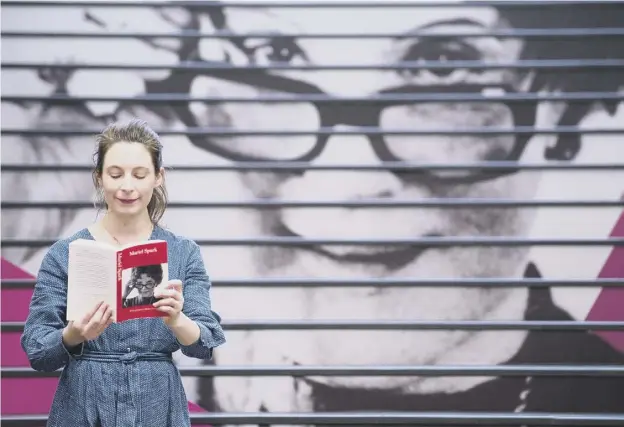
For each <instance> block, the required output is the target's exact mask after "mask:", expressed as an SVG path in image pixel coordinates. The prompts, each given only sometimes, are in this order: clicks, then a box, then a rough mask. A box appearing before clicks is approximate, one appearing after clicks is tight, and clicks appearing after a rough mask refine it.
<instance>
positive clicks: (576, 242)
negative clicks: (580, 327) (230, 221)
mask: <svg viewBox="0 0 624 427" xmlns="http://www.w3.org/2000/svg"><path fill="white" fill-rule="evenodd" d="M195 241H196V242H197V244H198V245H200V246H288V247H306V246H318V245H328V246H329V245H333V246H345V245H346V246H360V245H365V246H378V245H381V246H388V245H391V246H397V245H398V246H422V247H427V248H429V247H447V246H462V247H472V246H622V245H624V238H622V237H612V238H606V239H580V238H579V239H575V238H544V239H537V238H524V237H481V236H470V237H422V238H418V239H332V238H326V239H323V238H318V239H302V238H299V237H257V238H232V239H197V240H195ZM55 242H56V241H55V240H50V239H48V240H43V239H2V241H1V242H0V246H1V247H3V248H15V247H31V248H35V247H47V246H51V245H53V244H54V243H55Z"/></svg>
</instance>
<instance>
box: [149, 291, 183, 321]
mask: <svg viewBox="0 0 624 427" xmlns="http://www.w3.org/2000/svg"><path fill="white" fill-rule="evenodd" d="M154 296H155V297H156V298H162V299H161V300H159V301H156V302H155V303H154V307H156V308H157V309H158V310H160V311H162V312H164V313H166V314H167V316H166V317H163V320H164V322H165V324H166V325H167V326H170V327H171V326H175V325H176V323H177V322H178V321H179V320H180V317H181V316H182V307H183V306H184V296H183V294H182V281H181V280H170V281H169V283H167V285H166V286H164V287H158V288H156V290H155V291H154Z"/></svg>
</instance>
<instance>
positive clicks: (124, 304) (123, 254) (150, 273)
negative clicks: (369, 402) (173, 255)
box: [116, 240, 169, 322]
mask: <svg viewBox="0 0 624 427" xmlns="http://www.w3.org/2000/svg"><path fill="white" fill-rule="evenodd" d="M168 267H169V264H168V254H167V242H165V241H162V240H152V241H149V242H145V243H141V244H135V245H132V246H128V247H125V248H124V249H120V250H119V251H118V252H117V260H116V269H117V281H116V283H117V320H118V321H120V322H122V321H124V320H130V319H140V318H150V317H162V316H166V314H165V313H163V312H162V311H159V310H157V309H156V308H154V306H153V304H154V303H155V302H156V301H158V299H157V298H156V297H155V296H154V292H155V291H156V288H157V287H158V286H166V285H167V283H168V281H169V268H168Z"/></svg>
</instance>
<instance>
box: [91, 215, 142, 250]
mask: <svg viewBox="0 0 624 427" xmlns="http://www.w3.org/2000/svg"><path fill="white" fill-rule="evenodd" d="M101 226H102V227H103V228H104V230H105V231H106V232H107V233H108V234H110V236H111V237H112V238H113V239H114V240H115V241H117V243H119V244H127V243H133V242H135V241H141V240H147V239H149V236H150V235H151V234H152V230H153V227H154V225H153V224H152V221H151V219H150V217H149V215H148V214H147V212H145V214H144V215H137V216H133V217H123V218H120V217H119V216H117V215H115V214H114V213H112V212H107V213H106V215H105V216H104V217H103V218H102V221H101Z"/></svg>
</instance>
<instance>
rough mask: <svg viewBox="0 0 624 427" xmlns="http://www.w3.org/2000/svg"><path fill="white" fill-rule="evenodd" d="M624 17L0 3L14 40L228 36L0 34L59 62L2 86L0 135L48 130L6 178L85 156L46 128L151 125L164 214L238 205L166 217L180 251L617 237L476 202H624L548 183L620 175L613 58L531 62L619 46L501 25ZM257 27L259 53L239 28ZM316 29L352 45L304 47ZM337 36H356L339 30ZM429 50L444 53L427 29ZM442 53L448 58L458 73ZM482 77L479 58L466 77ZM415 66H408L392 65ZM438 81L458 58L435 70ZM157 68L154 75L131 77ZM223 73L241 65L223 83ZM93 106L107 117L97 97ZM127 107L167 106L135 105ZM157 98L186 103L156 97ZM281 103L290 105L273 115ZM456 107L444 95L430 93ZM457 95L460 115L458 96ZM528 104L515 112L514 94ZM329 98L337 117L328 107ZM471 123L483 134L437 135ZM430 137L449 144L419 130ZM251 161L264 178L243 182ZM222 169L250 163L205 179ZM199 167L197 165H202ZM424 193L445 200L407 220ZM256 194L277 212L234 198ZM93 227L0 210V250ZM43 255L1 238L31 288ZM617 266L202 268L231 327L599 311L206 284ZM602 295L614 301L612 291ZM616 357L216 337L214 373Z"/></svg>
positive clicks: (546, 402) (488, 385) (585, 253)
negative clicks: (220, 341) (158, 138)
mask: <svg viewBox="0 0 624 427" xmlns="http://www.w3.org/2000/svg"><path fill="white" fill-rule="evenodd" d="M415 4H417V3H415ZM468 5H469V3H468ZM623 25H624V3H620V2H613V3H612V4H611V5H609V6H607V5H604V4H600V5H598V6H596V5H595V4H580V5H578V7H566V6H562V7H541V6H540V7H537V6H532V7H522V6H517V7H502V6H501V7H498V8H497V7H488V6H484V5H479V6H473V7H468V6H467V4H466V3H458V4H456V6H453V7H451V6H449V5H448V4H446V5H441V6H439V7H435V6H428V7H413V6H410V5H408V4H406V6H405V7H387V8H381V7H342V8H339V7H315V8H305V7H290V8H287V7H279V6H273V7H259V6H257V7H247V8H245V7H240V6H236V5H232V6H229V5H228V2H227V1H225V2H223V3H222V6H221V7H218V8H217V7H206V8H199V7H192V8H183V7H95V6H94V7H58V8H54V7H23V8H21V7H11V8H6V10H3V14H2V27H3V31H22V32H37V31H45V32H68V31H76V32H95V33H107V32H116V33H118V32H134V33H140V32H144V33H145V32H149V33H156V32H163V33H184V32H188V31H201V32H202V33H204V34H218V33H224V32H227V33H228V34H232V35H235V36H233V37H221V38H218V37H205V38H195V37H184V38H158V37H138V36H137V37H126V38H86V37H69V38H57V37H49V38H30V37H29V38H19V37H11V38H6V39H3V40H2V43H3V49H2V61H3V63H32V64H39V65H41V64H65V65H66V66H64V67H61V68H59V67H56V68H55V67H47V68H46V67H37V68H6V69H4V70H3V72H2V96H3V98H4V99H3V101H2V129H3V131H8V130H11V129H12V130H31V131H32V130H37V129H46V130H52V131H54V132H48V133H45V132H40V133H37V132H31V133H24V132H9V133H7V134H5V135H3V138H2V166H3V167H4V166H6V165H10V164H20V165H25V164H29V165H58V166H62V165H89V164H91V162H92V152H93V149H94V139H93V134H91V133H90V132H84V133H82V132H78V133H76V134H72V133H71V132H70V133H62V132H57V131H58V130H69V131H82V130H86V131H90V130H93V131H94V132H96V131H98V130H100V129H101V128H103V127H104V126H105V125H106V124H107V123H109V122H111V121H113V120H124V119H129V118H132V117H141V118H143V119H145V120H147V121H148V122H149V123H150V125H152V126H153V127H154V129H156V130H157V131H162V140H163V144H164V147H165V153H164V160H165V163H166V164H168V165H170V166H172V169H171V170H170V171H168V174H167V186H168V190H169V194H170V197H171V201H172V202H174V203H177V202H189V203H193V202H194V203H211V202H215V203H223V202H232V205H231V206H229V207H222V206H221V207H209V206H206V207H199V208H198V207H176V206H172V207H171V208H170V209H169V211H168V212H167V214H166V215H165V219H164V225H165V226H166V227H168V228H170V229H172V230H173V231H175V232H177V233H180V234H185V235H187V236H189V237H192V238H195V239H200V240H201V239H253V238H262V239H265V238H283V237H301V238H304V239H338V240H340V239H418V238H432V239H435V238H438V237H442V238H445V237H446V238H455V237H457V238H471V237H474V238H477V239H478V238H484V237H510V238H527V239H545V238H552V239H563V238H578V239H583V238H594V239H601V238H607V237H608V236H610V235H619V236H624V223H620V224H619V225H618V219H619V218H620V215H621V208H620V207H618V206H612V207H599V206H598V207H596V206H594V207H591V206H576V207H535V206H533V207H531V206H524V207H523V206H511V207H510V206H506V207H501V206H491V207H484V206H480V205H478V203H474V202H475V201H477V202H478V201H479V200H484V199H485V200H494V201H496V200H501V201H502V200H510V201H512V202H513V201H514V200H515V201H540V200H542V201H566V200H570V201H606V200H611V201H616V200H618V199H620V198H621V196H622V194H623V193H624V179H623V178H624V173H622V170H621V168H620V169H619V170H615V169H611V170H609V169H605V170H596V169H593V170H592V169H583V170H580V169H579V170H576V169H570V168H568V169H564V168H563V167H564V166H566V165H571V166H573V165H588V164H593V165H609V164H616V163H618V162H619V163H621V162H622V159H624V143H623V140H622V134H621V133H619V134H618V133H617V130H618V129H619V130H620V131H621V130H622V129H623V128H622V124H623V123H624V106H623V105H624V104H622V102H620V100H619V99H618V94H621V92H620V91H621V90H622V88H623V86H624V74H623V73H622V68H621V64H620V67H619V68H616V67H612V68H609V67H605V66H603V67H594V68H582V67H580V68H579V67H577V68H569V67H568V68H565V67H561V66H560V67H551V68H545V67H543V66H540V64H543V62H541V61H550V62H553V61H555V62H556V61H570V62H573V61H575V60H581V61H593V62H600V61H617V60H622V59H624V58H623V57H624V49H622V38H621V37H620V38H617V37H607V36H602V37H598V36H591V35H589V36H584V37H564V36H558V37H557V36H550V37H520V36H518V37H504V36H500V34H501V33H502V32H505V31H510V32H511V31H516V30H523V31H525V32H526V31H530V30H540V29H541V30H544V31H548V30H552V31H553V32H556V31H558V30H562V29H574V28H576V29H582V28H590V29H601V28H620V29H621V28H622V27H623ZM258 33H262V34H263V35H264V36H263V37H258V36H250V37H245V34H251V35H253V34H258ZM311 34H334V35H342V36H340V37H336V38H322V37H306V35H311ZM349 34H354V35H362V36H361V37H351V38H348V37H345V36H346V35H349ZM436 34H437V35H444V34H449V36H448V37H432V35H436ZM484 34H490V35H489V36H486V35H484ZM496 34H499V36H497V35H496ZM285 35H291V37H286V36H285ZM373 35H379V37H372V36H373ZM455 61H459V64H460V65H458V66H457V67H454V66H450V64H453V63H454V62H455ZM475 61H476V62H481V63H482V67H478V68H475V67H463V68H462V66H461V64H465V63H467V62H473V63H474V62H475ZM406 62H408V63H411V64H412V65H416V67H414V68H409V67H401V66H400V64H403V63H406ZM98 64H100V65H103V64H108V65H110V64H117V65H125V66H128V65H134V66H138V68H139V69H130V68H127V67H125V68H118V69H106V68H89V67H87V66H85V65H91V66H93V65H98ZM191 64H194V65H193V66H191ZM201 64H203V65H204V66H199V65H201ZM427 64H433V65H436V64H437V65H440V64H449V66H443V67H435V66H432V67H431V68H427ZM505 64H506V66H502V65H505ZM530 64H534V65H533V66H531V65H530ZM535 64H537V65H535ZM73 65H75V66H73ZM146 65H159V66H163V67H164V68H163V69H145V68H143V69H141V67H142V66H146ZM227 66H234V67H241V69H238V70H231V69H230V70H228V69H227V68H225V69H224V67H227ZM244 67H246V69H245V70H242V68H244ZM579 93H585V94H588V93H589V94H591V93H594V95H595V96H594V95H590V96H588V97H586V98H585V100H583V101H579V100H578V99H579V96H577V97H576V100H574V99H572V98H574V96H575V94H576V95H578V94H579ZM601 94H602V95H601ZM606 95H608V96H606ZM24 96H35V97H46V96H52V97H54V96H57V97H59V96H61V97H63V96H66V97H71V98H73V99H74V102H66V103H59V102H52V101H45V100H44V101H37V100H30V101H25V100H23V99H20V98H19V97H24ZM556 96H558V97H556ZM97 97H109V100H107V101H105V102H104V101H93V100H90V99H89V98H97ZM137 97H138V98H141V97H160V98H161V99H164V100H165V101H162V102H137V101H133V100H132V98H137ZM172 97H178V98H182V100H180V99H178V100H169V101H166V99H167V98H172ZM276 97H288V98H289V100H285V101H283V102H279V101H276V100H275V98H276ZM449 97H451V98H452V97H454V98H455V101H452V102H449V101H448V100H445V98H449ZM461 97H464V98H465V99H464V100H463V101H462V100H458V98H461ZM471 97H472V98H471ZM522 97H524V99H525V101H522V102H518V101H517V100H518V99H519V98H522ZM7 98H8V99H7ZM115 98H119V99H115ZM292 98H296V99H295V100H294V101H293V99H292ZM341 98H342V99H344V101H343V102H338V101H337V100H339V99H341ZM477 98H482V99H477ZM483 98H486V99H485V100H484V99H483ZM541 98H544V99H541ZM332 99H333V100H334V101H331V100H332ZM376 99H377V100H376ZM384 99H385V101H383V100H384ZM470 99H472V101H471V100H470ZM514 99H515V101H514ZM245 100H247V101H245ZM328 100H330V101H331V102H330V101H328ZM243 101H244V102H243ZM558 127H559V128H562V129H568V130H569V129H576V128H577V127H578V128H580V129H583V130H585V131H587V132H586V133H578V132H564V133H559V134H557V133H553V132H550V133H548V132H546V131H548V130H552V129H555V128H558ZM471 129H472V130H483V129H485V130H486V132H482V133H478V132H472V133H466V134H463V135H457V134H453V133H452V132H453V131H460V130H471ZM488 129H490V130H493V129H494V130H514V129H518V130H521V132H519V133H495V132H487V130H488ZM531 129H533V130H536V131H534V132H530V131H529V130H531ZM200 130H204V131H209V132H201V131H200ZM430 130H443V131H446V133H444V132H442V133H441V134H431V133H427V132H426V131H430ZM185 131H189V133H185ZM317 131H319V132H317ZM393 131H395V132H396V131H405V132H404V133H402V134H397V133H392V132H393ZM449 131H450V132H449ZM280 132H281V134H280ZM306 132H308V133H307V134H306ZM383 132H389V134H385V135H384V134H383ZM409 132H412V134H410V133H409ZM289 162H291V163H293V162H294V163H296V164H301V163H302V162H306V163H307V164H309V165H310V166H312V168H311V169H307V170H306V169H296V168H294V169H292V170H288V169H286V168H285V167H284V168H281V167H278V166H279V165H283V166H285V165H287V164H288V163H289ZM389 162H411V163H415V164H425V165H426V164H446V165H449V164H455V165H473V164H487V162H506V163H505V164H509V163H511V162H515V163H517V164H518V165H520V166H522V165H538V166H539V165H561V166H562V168H560V169H552V170H545V169H525V168H522V167H518V168H515V169H511V168H508V167H507V168H501V169H492V168H482V169H478V168H471V169H464V170H460V169H442V170H434V169H412V170H409V169H402V170H392V169H386V170H384V169H376V170H375V169H362V168H360V169H358V168H357V167H358V166H372V167H374V166H383V165H384V164H387V163H389ZM247 163H253V164H254V165H258V164H260V165H262V164H265V163H266V164H271V165H276V167H274V168H268V167H266V168H257V169H249V168H247V169H245V168H244V165H245V164H247ZM501 164H502V163H501ZM227 165H239V166H241V165H242V166H243V168H242V169H241V168H239V169H236V168H234V169H229V170H228V169H220V168H219V167H221V166H227ZM332 165H333V166H336V165H344V166H345V167H346V168H345V169H342V170H337V169H336V168H331V167H329V166H332ZM349 165H350V166H351V168H348V167H347V166H349ZM175 166H195V167H197V168H195V169H192V170H188V169H184V168H176V167H175ZM203 166H205V167H207V168H208V169H206V170H202V169H201V167H203ZM325 166H327V168H325V169H323V167H325ZM93 194H94V190H93V186H92V182H91V180H90V176H89V172H88V171H68V170H63V169H62V168H59V169H58V170H42V171H28V172H19V171H3V172H2V198H3V201H5V202H8V201H13V202H45V201H47V202H68V201H75V202H90V201H91V200H93ZM427 199H435V200H438V201H440V200H441V201H442V202H444V201H445V200H446V201H447V202H452V201H457V204H456V205H455V206H454V207H453V206H445V205H444V204H443V203H440V204H439V205H438V206H418V202H419V201H423V200H427ZM250 201H257V202H260V203H265V204H269V205H271V206H268V207H267V206H265V207H262V208H258V207H257V206H256V207H254V206H251V207H250V206H248V205H246V206H243V207H240V206H239V207H237V206H236V203H247V202H250ZM294 201H300V202H315V201H316V202H321V201H323V202H336V203H340V202H347V203H357V202H362V201H368V202H379V203H382V204H389V203H393V202H404V203H405V206H403V207H371V206H368V207H358V206H343V207H340V206H338V207H336V206H333V207H315V206H312V205H308V206H307V207H306V206H304V207H302V206H289V205H286V206H280V205H279V203H280V202H294ZM462 201H464V202H466V203H465V204H461V202H462ZM410 202H413V203H412V205H411V206H410V205H409V203H410ZM97 214H98V213H97V211H96V210H95V209H93V208H91V207H85V208H81V209H69V208H67V209H56V208H55V209H44V208H37V209H35V208H31V207H24V208H20V209H15V208H11V209H9V208H3V209H2V217H3V218H2V219H3V220H2V238H3V239H57V238H61V237H65V236H68V235H70V234H72V233H73V232H74V231H75V230H76V229H78V228H82V227H85V226H87V225H88V224H90V223H91V222H93V221H94V220H95V219H96V217H97ZM618 227H619V228H618ZM617 233H619V234H617ZM45 251H46V248H45V247H41V248H39V249H32V248H17V247H5V248H3V249H2V257H3V260H4V261H5V262H7V263H10V264H12V265H14V266H17V267H19V268H20V269H21V270H23V271H25V272H28V273H30V274H35V273H36V271H37V269H38V268H39V264H40V262H41V259H42V257H43V254H44V253H45ZM614 253H616V252H613V248H612V247H610V246H604V245H603V246H594V247H591V246H565V247H563V246H559V247H558V246H539V245H534V246H531V245H524V246H517V245H516V246H513V245H511V246H509V245H508V246H497V245H481V246H470V245H457V246H452V245H451V246H436V245H433V246H429V247H428V246H423V245H415V246H409V245H392V244H389V245H386V246H379V245H351V246H349V245H323V244H319V245H307V246H305V247H301V248H298V247H292V246H279V245H275V246H271V245H245V244H241V245H238V246H237V245H225V246H221V245H204V246H203V255H204V259H205V263H206V266H207V268H208V271H209V274H210V275H211V277H212V279H213V280H214V281H215V285H214V287H213V299H214V308H215V309H216V310H217V311H218V312H219V313H220V314H222V316H223V318H224V319H225V320H245V321H262V320H284V321H286V320H332V321H348V320H358V321H359V320H368V321H375V320H379V321H385V320H406V321H410V320H425V321H427V320H431V321H435V320H452V321H462V320H487V321H521V320H572V319H577V320H584V319H588V318H592V316H594V318H596V319H600V315H601V314H600V313H599V303H600V298H599V296H600V292H601V290H600V288H596V287H593V288H592V287H587V288H574V287H567V288H565V287H553V288H543V287H534V288H533V287H531V288H527V287H502V286H498V287H475V286H466V287H446V286H439V287H436V286H433V285H432V286H428V287H422V286H421V287H376V286H374V285H372V286H370V287H342V286H338V285H336V286H326V287H309V286H308V287H306V286H299V287H268V286H263V285H262V284H258V285H253V286H252V285H250V286H248V287H220V286H219V284H218V282H219V280H223V279H241V280H245V279H248V280H250V281H253V280H255V279H267V280H270V279H302V281H303V280H305V279H331V280H353V279H362V280H371V283H373V284H374V283H375V281H380V282H381V281H384V280H389V279H410V280H412V279H413V280H418V279H451V280H458V281H460V280H464V279H475V280H478V279H484V280H486V281H487V280H490V279H496V278H507V279H522V278H530V279H535V280H537V279H550V280H571V279H595V278H598V277H622V276H617V275H618V274H622V273H624V272H623V271H622V269H621V267H619V270H617V267H614V266H615V265H618V264H619V265H620V266H621V265H622V258H621V257H623V256H624V254H622V253H621V252H620V253H619V255H618V256H619V257H620V258H619V261H617V262H615V261H611V264H612V265H611V267H609V268H607V267H608V265H610V264H609V260H610V259H611V257H612V256H613V254H614ZM614 268H615V270H613V269H614ZM255 283H257V282H255ZM9 292H10V291H9V290H3V299H4V300H6V298H7V297H9V298H13V297H14V298H16V299H15V300H14V301H16V303H15V304H17V305H19V304H22V305H24V304H26V306H25V307H24V308H22V309H21V310H22V311H23V310H25V309H26V308H27V301H26V302H25V303H24V301H22V300H20V301H21V302H17V301H18V296H17V294H14V296H12V295H13V294H9ZM13 292H14V291H13ZM613 295H615V297H617V296H618V295H619V297H621V298H622V299H623V300H624V296H623V295H621V294H617V293H615V294H613ZM20 298H21V297H20ZM612 298H613V296H612ZM3 307H4V305H3ZM15 310H17V308H16V309H15ZM3 320H6V319H3ZM14 320H19V319H14ZM22 320H23V319H22ZM3 334H4V332H3ZM618 340H619V341H618ZM7 342H8V341H7ZM4 346H5V347H6V345H4ZM6 351H10V350H8V349H7V348H4V349H3V353H4V352H6ZM11 351H15V352H19V351H21V350H20V349H19V348H15V349H13V350H11ZM622 351H624V345H623V344H622V338H621V337H620V336H619V335H617V334H615V335H607V336H602V335H599V334H594V333H590V332H585V331H578V332H540V331H527V330H516V331H474V330H473V331H470V330H436V331H432V330H414V329H406V330H394V331H393V330H376V331H373V330H371V331H364V330H285V331H274V330H269V331H262V330H253V331H251V330H250V331H230V332H229V333H228V344H227V345H226V346H224V347H222V348H219V350H218V351H217V352H216V354H215V359H214V361H213V363H215V364H217V365H225V366H232V365H236V366H267V365H270V366H292V365H301V366H311V365H312V366H336V365H340V366H342V365H399V366H405V365H409V366H412V365H430V366H443V365H444V366H446V365H453V366H456V365H518V364H564V365H569V364H622V363H623V362H624V354H622ZM176 357H177V355H176ZM176 361H177V363H178V364H179V365H180V366H192V364H195V363H199V362H198V361H194V360H189V359H186V358H183V357H182V356H179V357H177V359H176ZM3 381H4V380H3ZM24 381H27V380H24ZM3 384H4V383H3ZM184 384H185V388H186V391H187V395H188V399H189V401H191V402H193V403H194V404H196V405H198V406H199V407H202V408H203V409H205V410H207V411H228V412H260V411H267V412H287V411H293V412H296V411H304V412H308V411H314V412H323V411H368V410H378V411H424V410H433V411H477V410H478V411H496V412H524V411H527V412H535V411H552V412H591V413H600V412H606V413H613V412H622V398H621V396H622V394H623V393H624V378H622V377H603V378H598V377H595V378H592V377H570V378H556V377H550V378H549V377H530V376H526V377H520V376H516V377H500V378H492V377H469V376H460V377H446V376H425V377H399V376H387V377H365V376H362V377H353V376H349V377H333V376H319V377H310V378H307V377H306V378H293V377H288V376H278V377H262V376H249V377H228V376H223V377H221V376H217V377H214V378H211V377H204V378H193V377H185V378H184ZM44 400H45V399H44ZM3 406H4V407H6V405H3ZM4 410H5V409H4V408H3V411H4ZM44 410H45V408H44ZM35 412H37V411H35Z"/></svg>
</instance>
